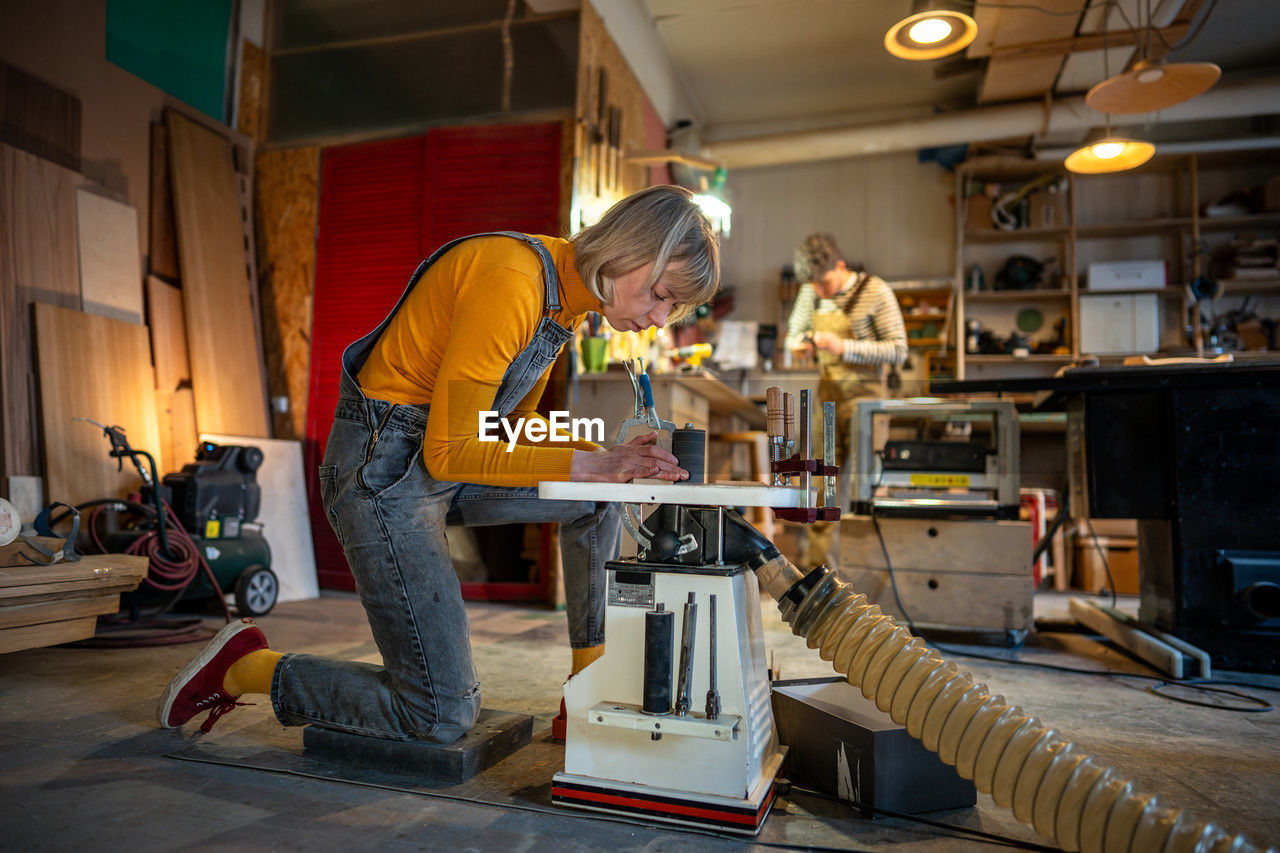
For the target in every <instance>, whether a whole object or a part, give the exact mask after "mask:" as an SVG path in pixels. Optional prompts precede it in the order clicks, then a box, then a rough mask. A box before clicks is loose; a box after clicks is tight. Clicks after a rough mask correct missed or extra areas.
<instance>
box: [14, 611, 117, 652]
mask: <svg viewBox="0 0 1280 853" xmlns="http://www.w3.org/2000/svg"><path fill="white" fill-rule="evenodd" d="M97 629H98V617H97V616H82V617H80V618H78V619H66V620H64V621H61V622H45V623H44V624H41V625H25V626H23V627H21V628H0V654H2V653H5V652H18V651H22V650H23V649H40V648H44V647H45V646H56V645H58V644H60V643H74V642H75V641H76V640H87V639H89V638H90V637H92V636H93V635H94V632H95V631H97Z"/></svg>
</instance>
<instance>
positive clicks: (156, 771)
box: [0, 594, 1280, 851]
mask: <svg viewBox="0 0 1280 853" xmlns="http://www.w3.org/2000/svg"><path fill="white" fill-rule="evenodd" d="M1061 604H1062V602H1061V600H1059V599H1053V598H1046V599H1043V600H1038V602H1037V605H1038V607H1037V609H1038V611H1040V612H1041V613H1049V612H1058V611H1061V610H1062V609H1063V608H1062V606H1061ZM468 609H469V611H470V613H471V618H472V640H473V646H474V649H475V658H476V664H477V668H478V670H479V672H480V677H481V682H482V684H483V685H484V690H485V705H486V706H487V707H491V708H500V709H504V710H511V711H520V712H525V713H530V714H533V715H534V716H535V723H534V742H533V744H531V745H530V746H529V747H526V749H525V750H524V751H522V753H520V754H518V755H517V756H515V757H513V758H512V759H509V761H510V762H514V763H513V764H511V765H510V766H507V767H506V769H503V768H504V765H505V763H504V765H499V767H497V768H494V770H493V771H490V774H492V776H491V777H490V778H488V779H487V781H486V782H485V784H484V785H482V786H480V787H479V788H476V789H474V790H476V791H478V792H479V794H478V796H479V798H480V799H486V800H489V801H491V802H497V803H500V804H501V803H506V804H507V805H488V804H482V803H474V802H460V801H457V800H450V799H442V798H439V797H433V796H426V795H423V794H422V793H411V792H408V791H405V790H392V789H388V788H379V787H368V786H359V785H353V784H347V783H343V782H336V781H327V780H322V779H317V778H308V777H305V776H298V775H289V774H282V773H272V772H266V771H264V770H260V769H246V768H244V767H235V766H227V765H225V764H210V763H203V762H193V761H183V760H177V759H175V758H173V757H168V756H171V755H173V754H175V753H180V754H186V755H190V754H191V752H192V750H196V751H197V752H198V751H199V750H200V749H206V750H209V751H211V752H215V753H216V752H218V751H219V750H222V751H223V752H224V753H225V754H229V755H235V754H237V752H236V751H237V750H241V751H242V752H243V754H245V755H248V754H250V753H260V754H268V753H273V752H274V753H275V754H277V755H280V756H283V757H284V758H286V759H290V760H295V761H296V760H298V759H297V757H298V756H299V755H300V753H301V743H302V738H301V734H300V731H299V730H298V729H284V728H283V727H281V726H279V725H278V724H276V723H275V722H274V718H273V717H272V715H271V711H270V705H269V703H267V702H266V701H265V699H263V700H262V701H259V703H258V704H256V705H253V706H250V707H244V708H240V709H238V710H236V711H235V712H234V713H232V714H230V715H228V716H226V717H224V718H223V719H222V720H221V721H220V722H219V723H218V725H217V727H216V728H214V730H213V732H212V733H211V734H210V735H207V736H204V737H203V738H201V737H200V736H199V735H198V734H197V733H196V726H195V725H194V724H193V725H189V726H188V727H187V729H186V730H183V731H165V730H161V729H158V728H157V727H156V724H155V721H154V709H155V702H156V697H157V696H158V695H159V693H160V691H161V690H162V689H163V687H164V685H165V684H166V682H167V681H168V680H169V678H170V677H171V676H172V675H173V674H174V673H175V672H176V671H177V670H178V669H179V668H180V667H181V666H182V665H183V664H184V663H185V662H186V661H187V660H189V659H190V657H191V656H192V655H194V654H195V652H196V651H197V650H198V648H199V646H198V645H179V646H161V647H151V648H137V649H80V648H50V649H39V650H31V651H25V652H16V653H11V654H7V655H0V849H6V850H82V849H94V850H118V849H126V848H127V849H129V850H130V851H146V850H214V849H217V850H228V849H237V850H239V849H252V850H258V849H286V850H291V849H305V850H308V851H317V850H319V851H326V850H370V849H376V850H387V849H390V850H401V849H404V850H409V849H444V848H449V849H470V850H482V849H483V850H508V849H511V850H531V849H565V850H605V849H608V850H635V851H640V850H695V849H696V850H707V849H711V850H734V849H747V848H759V849H776V848H779V847H782V848H792V849H815V848H827V849H858V850H913V851H914V850H925V849H929V850H934V849H948V850H972V849H979V848H982V847H984V846H986V845H983V844H981V843H979V842H975V841H973V840H970V839H960V838H956V837H953V836H949V835H948V834H947V833H945V832H943V831H941V830H936V829H932V828H928V827H918V826H915V825H912V824H909V823H906V822H904V821H900V820H895V819H881V820H877V821H875V822H870V821H863V820H860V819H858V818H857V816H856V815H854V814H853V813H852V812H851V811H850V810H849V809H848V808H847V807H845V806H844V805H842V804H837V803H831V802H827V801H824V800H820V799H817V798H813V797H806V796H802V795H799V794H796V795H792V796H790V797H787V798H783V799H782V800H780V801H779V803H778V804H777V806H776V807H775V810H774V813H773V815H772V816H771V817H770V818H769V820H768V821H767V822H766V825H765V827H764V830H763V831H762V833H761V836H760V838H759V839H758V840H757V841H756V842H747V841H738V840H730V839H724V838H719V837H709V836H706V835H698V834H692V833H688V832H684V831H682V830H679V829H674V828H665V827H654V826H645V825H637V824H633V823H624V822H615V821H608V820H599V819H591V818H586V817H583V816H581V815H580V814H579V813H574V812H563V811H555V810H552V809H551V807H542V806H539V803H543V802H545V799H546V797H545V790H542V789H540V788H537V787H536V786H534V785H533V782H528V781H525V782H523V783H522V781H521V780H522V779H523V780H539V779H541V780H545V779H546V778H547V777H548V776H549V774H550V773H551V772H553V771H554V770H555V769H558V767H557V765H558V763H559V762H560V761H561V760H562V749H563V748H562V747H561V746H559V745H556V744H553V743H549V742H547V741H546V740H545V735H546V733H547V729H548V727H549V725H550V719H551V717H552V716H553V714H554V713H555V711H556V709H557V707H558V704H559V698H560V686H561V683H562V681H563V679H564V676H565V674H566V673H567V671H568V665H569V652H568V645H567V639H566V638H567V634H566V631H565V627H564V616H563V614H561V613H555V612H552V611H545V610H538V609H529V608H524V607H514V606H505V605H489V604H474V605H471V606H469V608H468ZM765 613H766V620H765V622H766V628H767V632H768V636H767V642H768V645H769V647H770V648H771V649H772V650H773V651H774V654H775V665H776V666H777V667H778V668H779V669H780V670H781V673H780V674H781V676H782V677H783V678H801V677H809V676H822V675H828V674H831V670H830V668H829V665H828V664H826V663H824V662H823V661H821V660H819V659H818V657H817V655H816V654H815V653H814V652H811V651H809V650H808V649H807V648H805V647H804V644H803V642H802V641H800V640H798V639H797V638H795V637H792V636H791V635H790V633H789V632H788V631H787V629H786V628H785V627H784V626H782V625H781V623H780V622H779V620H778V618H777V616H776V615H775V611H774V609H773V607H772V605H767V606H766V608H765ZM260 621H261V624H262V626H263V629H264V630H265V632H266V634H267V637H268V639H269V640H270V641H271V643H272V646H273V647H275V648H278V649H281V650H298V651H307V652H312V653H319V654H327V655H335V656H341V657H347V658H358V659H364V660H377V653H376V650H375V649H374V647H373V645H372V642H371V640H370V635H369V631H368V628H367V626H366V624H365V622H364V617H363V613H362V611H361V609H360V606H359V602H358V601H357V600H356V599H355V597H354V596H350V595H342V594H326V595H324V596H323V597H322V598H320V599H318V600H313V601H305V602H294V603H289V604H284V605H281V606H279V607H278V608H277V609H276V610H275V611H274V612H273V613H271V614H270V615H268V616H266V617H264V618H263V619H261V620H260ZM208 624H209V625H210V626H211V627H216V625H217V622H216V621H215V620H209V623H208ZM963 648H965V649H971V650H975V651H982V652H985V653H991V654H996V655H1015V656H1016V657H1018V658H1020V659H1023V660H1036V661H1044V662H1054V663H1059V664H1063V665H1067V666H1076V667H1084V668H1089V667H1108V668H1112V669H1118V670H1123V671H1128V672H1141V671H1144V668H1143V667H1141V666H1140V665H1138V664H1136V663H1134V662H1133V661H1131V660H1130V659H1129V658H1127V657H1125V656H1124V655H1122V654H1120V653H1118V652H1116V651H1114V650H1112V649H1110V648H1108V647H1106V646H1104V645H1102V644H1100V643H1099V642H1097V641H1096V640H1095V639H1093V638H1090V637H1088V636H1085V635H1081V634H1075V633H1048V632H1044V631H1041V632H1040V633H1038V634H1035V635H1033V637H1032V639H1031V640H1030V641H1029V643H1028V645H1027V646H1026V647H1024V648H1023V649H1022V650H1020V651H1018V652H1017V653H1011V652H1007V651H1004V650H1002V649H1000V648H999V647H994V646H988V647H980V646H964V647H963ZM956 660H957V662H958V663H959V665H960V666H961V668H962V669H968V670H970V671H971V672H973V673H974V675H975V676H976V677H977V678H978V679H979V680H981V681H984V682H985V683H986V684H988V685H989V686H990V687H991V688H992V690H993V692H999V693H1002V694H1003V695H1005V696H1006V697H1007V698H1008V699H1009V700H1010V701H1012V702H1016V703H1018V704H1020V705H1021V706H1022V707H1023V708H1024V709H1025V710H1026V711H1027V712H1029V713H1032V714H1035V715H1037V716H1039V717H1040V718H1041V720H1042V721H1043V722H1045V723H1047V724H1051V725H1054V726H1055V727H1057V728H1058V729H1059V731H1060V732H1061V733H1062V734H1063V735H1065V736H1066V737H1068V738H1070V739H1072V740H1073V741H1075V742H1076V743H1078V744H1080V745H1081V746H1083V747H1085V748H1086V749H1088V750H1090V751H1092V752H1094V753H1096V754H1097V755H1098V756H1099V757H1100V758H1101V759H1103V760H1104V761H1106V762H1108V763H1110V764H1112V765H1114V766H1116V767H1117V768H1118V769H1120V770H1121V771H1122V772H1124V773H1125V774H1126V775H1129V776H1131V777H1133V778H1135V779H1136V780H1138V782H1139V783H1140V785H1141V786H1142V787H1143V788H1144V789H1145V790H1147V791H1152V792H1159V793H1161V794H1165V795H1167V796H1168V797H1169V798H1170V800H1171V802H1172V803H1173V804H1175V805H1178V806H1182V807H1187V808H1191V809H1192V810H1194V811H1195V812H1196V813H1197V814H1198V815H1199V816H1201V817H1204V818H1212V819H1214V820H1217V821H1218V822H1219V823H1220V824H1221V825H1223V826H1224V827H1225V828H1227V829H1229V830H1231V831H1233V832H1246V833H1248V834H1250V835H1251V836H1252V837H1253V838H1254V840H1255V841H1266V842H1270V843H1273V844H1274V843H1277V842H1280V809H1278V808H1277V805H1276V804H1277V803H1280V711H1276V710H1272V711H1268V712H1265V713H1251V714H1246V713H1232V712H1228V711H1223V710H1214V709H1210V708H1204V707H1197V706H1193V705H1186V704H1179V703H1175V702H1171V701H1169V700H1167V699H1163V698H1160V697H1157V696H1154V695H1152V694H1150V693H1148V692H1146V689H1145V688H1146V685H1147V683H1148V682H1143V681H1139V680H1137V679H1130V678H1124V679H1108V678H1097V677H1089V676H1084V675H1074V674H1070V673H1061V672H1051V671H1048V670H1043V669H1032V668H1027V667H1020V666H1014V665H1009V664H1003V663H994V662H988V661H983V660H974V659H967V658H956ZM1240 677H1241V678H1246V679H1249V680H1252V681H1257V682H1263V683H1267V684H1270V685H1272V686H1274V687H1276V688H1280V678H1277V677H1268V676H1249V675H1241V676H1240ZM1250 692H1252V693H1254V694H1255V695H1258V696H1263V697H1265V698H1267V699H1268V700H1270V701H1273V702H1280V692H1276V691H1275V690H1270V691H1264V690H1256V689H1255V690H1252V691H1250ZM249 698H250V700H251V701H252V699H253V697H249ZM517 759H519V761H517ZM495 771H497V772H495ZM486 775H489V774H486ZM522 784H527V785H530V786H532V787H529V788H528V789H527V790H524V789H521V785H522ZM486 786H487V787H486ZM544 787H545V786H544ZM486 791H487V792H488V793H487V794H486V793H485V792H486ZM933 817H936V818H938V819H941V820H945V821H948V822H950V823H953V824H956V825H960V826H967V827H971V828H977V829H982V830H984V831H988V832H995V833H1000V834H1004V835H1008V836H1012V837H1014V838H1017V839H1020V840H1023V841H1025V842H1034V841H1035V840H1036V839H1037V836H1036V835H1035V834H1034V832H1032V831H1031V830H1030V829H1028V828H1026V827H1023V826H1022V825H1021V824H1018V823H1017V822H1016V821H1015V820H1014V818H1013V817H1012V815H1011V814H1009V813H1008V812H1006V811H1005V810H1004V809H1002V808H1000V807H997V806H996V805H995V804H994V803H993V802H992V801H991V800H990V798H988V797H986V796H983V795H979V800H978V805H977V807H976V808H973V809H962V810H955V811H951V812H947V813H942V814H937V815H933ZM991 849H995V848H994V846H993V847H992V848H991Z"/></svg>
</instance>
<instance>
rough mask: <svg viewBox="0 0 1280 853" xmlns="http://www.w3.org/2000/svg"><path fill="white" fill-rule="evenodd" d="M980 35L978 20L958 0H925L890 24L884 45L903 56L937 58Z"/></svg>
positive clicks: (960, 47)
mask: <svg viewBox="0 0 1280 853" xmlns="http://www.w3.org/2000/svg"><path fill="white" fill-rule="evenodd" d="M977 35H978V25H977V23H976V22H974V20H973V18H972V17H970V16H969V15H967V14H965V13H964V12H961V11H959V10H958V9H957V8H956V4H955V3H948V2H936V0H925V1H924V2H916V3H914V4H913V11H912V14H910V15H908V16H907V17H905V18H903V19H902V20H901V21H898V23H896V24H894V25H893V26H892V27H890V28H889V31H888V32H887V33H885V35H884V47H885V50H887V51H889V52H890V53H892V54H893V55H894V56H897V57H899V58H901V59H937V58H938V57H940V56H949V55H951V54H953V53H956V52H957V51H961V50H964V49H965V48H966V47H968V46H969V45H970V44H971V43H972V42H973V40H974V38H975V37H976V36H977Z"/></svg>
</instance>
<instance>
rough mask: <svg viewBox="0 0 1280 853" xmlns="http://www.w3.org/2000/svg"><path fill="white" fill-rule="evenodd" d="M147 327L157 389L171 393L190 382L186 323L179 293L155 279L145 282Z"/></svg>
mask: <svg viewBox="0 0 1280 853" xmlns="http://www.w3.org/2000/svg"><path fill="white" fill-rule="evenodd" d="M147 325H148V326H150V327H151V358H152V363H153V364H154V365H155V368H156V390H157V391H168V392H173V391H176V390H178V386H179V385H181V384H182V383H184V382H186V383H190V382H191V362H190V361H189V360H188V359H187V321H186V318H185V316H184V315H183V313H182V291H181V290H179V289H178V288H176V287H174V286H173V285H169V284H165V283H164V282H163V281H161V280H160V279H158V278H156V277H155V276H151V277H149V278H148V279H147Z"/></svg>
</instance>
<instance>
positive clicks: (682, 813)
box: [551, 749, 785, 835]
mask: <svg viewBox="0 0 1280 853" xmlns="http://www.w3.org/2000/svg"><path fill="white" fill-rule="evenodd" d="M784 755H785V749H784V750H783V751H780V752H777V753H775V754H774V756H773V758H772V759H771V760H770V761H769V762H767V764H766V767H765V774H764V777H763V778H762V779H761V780H760V783H759V784H758V785H756V787H755V790H753V791H752V792H751V794H750V796H747V797H744V798H742V799H734V798H732V797H718V796H716V795H714V794H697V793H693V792H691V791H677V790H672V789H669V788H657V787H654V786H652V785H631V784H628V783H626V782H617V781H613V780H610V779H597V778H595V777H592V776H575V775H573V774H571V773H564V772H560V773H557V774H556V775H555V776H554V777H553V778H552V780H551V802H553V803H555V804H557V805H561V806H571V807H573V808H578V809H588V810H590V811H597V812H606V813H609V814H619V815H626V816H628V817H636V818H643V819H646V820H656V821H661V822H663V823H676V824H681V825H683V826H697V827H702V828H707V829H716V830H720V831H721V832H735V833H740V834H742V835H758V834H759V833H760V827H761V826H763V825H764V819H765V818H766V817H768V815H769V809H770V808H772V807H773V799H774V788H773V783H774V779H776V778H777V775H778V768H779V767H781V766H782V759H783V756H784Z"/></svg>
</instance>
